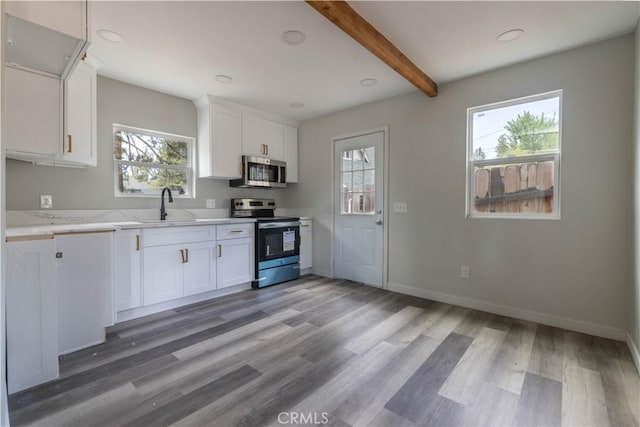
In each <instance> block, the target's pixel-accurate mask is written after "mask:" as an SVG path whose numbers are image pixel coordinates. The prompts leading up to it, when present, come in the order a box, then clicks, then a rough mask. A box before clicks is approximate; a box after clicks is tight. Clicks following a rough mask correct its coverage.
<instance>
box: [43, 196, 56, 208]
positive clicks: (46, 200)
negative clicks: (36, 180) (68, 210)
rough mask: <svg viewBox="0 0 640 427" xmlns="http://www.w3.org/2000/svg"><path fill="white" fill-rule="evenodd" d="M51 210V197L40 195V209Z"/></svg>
mask: <svg viewBox="0 0 640 427" xmlns="http://www.w3.org/2000/svg"><path fill="white" fill-rule="evenodd" d="M51 208H53V196H52V195H50V194H41V195H40V209H51Z"/></svg>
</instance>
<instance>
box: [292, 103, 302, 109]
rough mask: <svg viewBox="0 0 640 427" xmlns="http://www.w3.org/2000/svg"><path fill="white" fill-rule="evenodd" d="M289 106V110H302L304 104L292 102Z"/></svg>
mask: <svg viewBox="0 0 640 427" xmlns="http://www.w3.org/2000/svg"><path fill="white" fill-rule="evenodd" d="M289 106H290V107H291V108H302V107H304V104H303V103H302V102H292V103H291V104H289Z"/></svg>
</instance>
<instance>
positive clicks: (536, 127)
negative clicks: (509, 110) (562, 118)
mask: <svg viewBox="0 0 640 427" xmlns="http://www.w3.org/2000/svg"><path fill="white" fill-rule="evenodd" d="M504 129H505V130H506V131H507V133H505V134H502V135H500V137H499V138H498V145H497V146H496V151H497V153H498V157H501V158H504V157H517V156H526V155H529V154H542V153H548V152H553V151H556V150H557V149H558V141H559V135H558V121H557V119H556V117H555V115H554V116H551V117H549V116H545V114H544V113H541V114H540V115H537V116H536V115H534V114H531V113H530V112H529V111H525V112H524V113H522V114H518V116H517V117H516V118H515V119H513V120H509V121H508V122H507V124H506V125H505V127H504Z"/></svg>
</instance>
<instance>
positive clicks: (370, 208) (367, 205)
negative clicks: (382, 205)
mask: <svg viewBox="0 0 640 427" xmlns="http://www.w3.org/2000/svg"><path fill="white" fill-rule="evenodd" d="M375 211H376V193H372V192H367V193H364V213H365V214H373V213H375Z"/></svg>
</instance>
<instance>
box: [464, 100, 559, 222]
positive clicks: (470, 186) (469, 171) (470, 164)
mask: <svg viewBox="0 0 640 427" xmlns="http://www.w3.org/2000/svg"><path fill="white" fill-rule="evenodd" d="M562 97H563V90H562V89H557V90H553V91H549V92H544V93H539V94H535V95H530V96H523V97H520V98H515V99H510V100H507V101H500V102H494V103H490V104H485V105H480V106H477V107H469V108H467V150H466V151H467V155H466V198H465V200H466V201H465V216H466V217H467V218H495V219H544V220H559V219H560V218H561V216H560V185H561V184H560V182H561V180H560V175H561V164H562V161H561V158H562V105H563V103H562ZM550 98H558V151H557V152H554V153H542V154H531V155H527V156H518V157H505V158H497V159H488V160H473V115H474V114H475V113H480V112H483V111H489V110H495V109H497V108H504V107H510V106H513V105H520V104H526V103H529V102H535V101H540V100H543V99H550ZM550 160H552V161H553V162H554V173H553V212H551V213H538V214H535V213H525V214H522V213H515V212H514V213H510V212H475V211H474V205H475V203H474V200H475V198H474V196H475V193H476V191H475V180H474V168H475V167H476V166H494V165H509V164H514V163H516V164H517V163H530V162H543V161H550Z"/></svg>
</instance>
